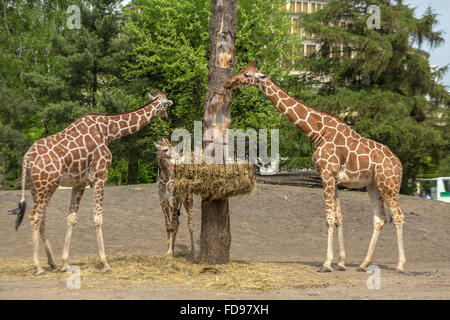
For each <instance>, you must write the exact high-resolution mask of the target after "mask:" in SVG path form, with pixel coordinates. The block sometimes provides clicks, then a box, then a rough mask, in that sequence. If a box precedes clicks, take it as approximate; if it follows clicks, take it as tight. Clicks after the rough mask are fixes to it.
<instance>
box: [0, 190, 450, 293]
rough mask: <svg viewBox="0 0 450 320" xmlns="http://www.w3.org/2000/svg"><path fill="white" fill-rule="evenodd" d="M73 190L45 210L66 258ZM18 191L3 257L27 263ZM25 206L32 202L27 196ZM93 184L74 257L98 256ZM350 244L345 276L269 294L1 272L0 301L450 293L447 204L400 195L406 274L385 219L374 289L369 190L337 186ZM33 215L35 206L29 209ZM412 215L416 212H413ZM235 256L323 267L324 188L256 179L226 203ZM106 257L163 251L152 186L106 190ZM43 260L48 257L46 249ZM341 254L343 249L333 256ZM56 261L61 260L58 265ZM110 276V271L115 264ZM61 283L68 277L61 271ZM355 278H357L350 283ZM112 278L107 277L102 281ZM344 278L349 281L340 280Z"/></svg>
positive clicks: (6, 221) (6, 204)
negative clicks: (75, 284) (368, 267)
mask: <svg viewBox="0 0 450 320" xmlns="http://www.w3.org/2000/svg"><path fill="white" fill-rule="evenodd" d="M70 193H71V190H58V191H57V192H56V193H55V195H54V197H53V198H52V200H51V201H50V205H49V207H48V211H47V212H48V213H47V230H48V235H49V239H50V242H51V244H52V247H53V251H54V253H55V255H56V256H57V257H60V256H61V253H62V247H63V243H64V236H65V226H66V219H65V217H66V215H67V214H68V207H69V202H70ZM19 198H20V191H2V192H0V203H2V207H3V209H4V210H3V211H4V214H1V215H0V259H1V260H2V261H3V263H11V264H13V263H15V262H17V261H29V264H30V269H29V271H28V272H30V273H31V272H32V269H31V266H32V262H31V252H32V251H31V249H32V248H31V232H30V225H29V223H24V224H23V225H22V226H21V228H20V229H19V231H18V232H17V233H16V232H15V231H14V228H13V225H14V217H12V216H9V215H7V213H6V211H7V209H10V208H14V207H15V206H16V205H17V202H18V200H19ZM26 198H27V202H28V204H29V207H30V204H31V203H32V200H31V196H30V194H29V192H27V197H26ZM92 198H93V195H92V190H91V189H87V191H86V192H85V195H84V197H83V200H82V202H81V206H80V210H79V221H78V224H77V225H76V227H75V228H74V231H73V238H72V241H71V257H72V261H76V259H82V258H84V257H86V256H90V255H94V254H96V252H97V247H96V238H95V229H94V226H93V218H92V211H93V210H92V204H93V200H92ZM340 199H341V205H342V210H343V215H344V235H345V243H346V250H347V266H348V271H346V272H338V271H335V272H332V273H329V274H323V275H320V276H321V277H323V279H324V281H328V282H329V283H331V285H329V286H326V287H319V288H304V287H301V286H296V283H295V282H294V283H291V284H290V285H288V286H282V287H280V288H277V289H275V290H271V291H264V292H253V291H238V292H236V291H230V290H223V289H205V288H196V287H192V286H190V285H188V284H182V283H153V282H152V283H146V284H143V285H139V286H135V287H123V288H108V287H107V286H103V285H102V283H99V284H98V287H96V288H83V287H82V289H81V290H68V289H67V288H66V284H65V280H44V279H40V278H38V277H37V278H33V279H31V280H28V279H27V280H19V281H18V280H17V279H15V281H11V279H9V280H8V279H6V278H5V277H2V274H0V299H187V298H189V299H450V264H449V262H450V241H449V240H450V229H449V226H450V205H449V204H447V203H442V202H437V201H431V200H423V199H419V198H413V197H409V196H401V197H400V201H399V202H400V205H401V207H402V208H403V210H404V212H405V214H406V217H405V221H406V223H405V235H404V241H405V250H406V258H407V264H406V270H407V272H406V273H405V274H399V273H397V272H395V270H394V267H395V265H396V263H397V246H396V240H395V239H396V238H395V237H396V235H395V228H394V227H393V225H392V224H387V225H386V226H385V228H384V229H383V231H382V233H381V236H380V240H379V242H378V243H377V248H376V251H375V257H374V261H373V263H374V264H376V265H378V266H380V268H381V289H380V290H369V289H368V288H367V286H366V279H367V278H368V277H369V275H368V274H366V273H361V272H357V271H356V268H357V266H358V265H359V264H360V263H361V261H362V260H363V258H364V257H365V254H366V251H367V248H368V244H369V241H370V237H371V234H372V209H371V207H370V202H369V197H368V195H367V193H363V192H353V191H340ZM28 212H29V211H28ZM410 212H413V213H414V214H410ZM230 214H231V234H232V245H231V257H232V259H233V260H234V261H245V262H246V263H277V264H279V265H283V264H284V265H292V266H294V267H298V268H311V267H314V268H318V267H319V266H320V265H321V264H322V263H323V261H324V259H325V254H326V234H327V230H326V224H325V205H324V203H323V197H322V190H321V189H309V188H303V187H294V186H277V185H261V184H260V185H258V188H257V191H256V192H255V194H253V195H247V196H242V197H234V198H231V199H230ZM194 221H195V222H196V229H195V239H196V245H197V250H198V249H199V241H198V240H199V235H200V199H199V198H196V199H195V205H194ZM180 222H181V225H180V229H179V232H178V236H177V243H176V251H178V252H180V251H181V252H182V251H185V250H187V249H188V247H189V233H188V230H187V226H186V216H185V213H184V212H182V215H181V217H180ZM104 237H105V246H106V253H107V254H108V255H110V256H116V255H121V254H124V253H127V254H128V253H133V252H134V253H137V252H139V253H141V254H145V255H148V256H153V255H159V254H162V253H164V252H165V250H166V234H165V230H164V226H163V214H162V212H161V208H160V206H159V200H158V194H157V190H156V187H155V185H140V186H121V187H108V188H107V189H106V191H105V202H104ZM40 250H41V251H40V256H41V257H42V258H44V257H45V253H44V250H43V246H42V245H41V246H40ZM335 257H337V250H336V252H335ZM59 262H60V261H59ZM113 274H114V270H113ZM62 279H65V278H64V277H62ZM347 280H351V284H348V283H347ZM105 283H106V281H105ZM339 283H343V284H339Z"/></svg>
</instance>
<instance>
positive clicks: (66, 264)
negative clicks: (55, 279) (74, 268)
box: [59, 263, 69, 272]
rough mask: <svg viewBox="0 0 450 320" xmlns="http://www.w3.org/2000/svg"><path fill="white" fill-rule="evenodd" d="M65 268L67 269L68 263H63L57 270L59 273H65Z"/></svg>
mask: <svg viewBox="0 0 450 320" xmlns="http://www.w3.org/2000/svg"><path fill="white" fill-rule="evenodd" d="M67 268H69V264H68V263H65V264H64V265H63V266H62V267H61V268H60V269H59V271H60V272H66V271H67Z"/></svg>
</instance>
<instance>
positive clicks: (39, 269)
mask: <svg viewBox="0 0 450 320" xmlns="http://www.w3.org/2000/svg"><path fill="white" fill-rule="evenodd" d="M44 273H45V271H44V269H42V268H38V269H37V270H36V272H35V273H34V275H35V276H40V275H41V274H44Z"/></svg>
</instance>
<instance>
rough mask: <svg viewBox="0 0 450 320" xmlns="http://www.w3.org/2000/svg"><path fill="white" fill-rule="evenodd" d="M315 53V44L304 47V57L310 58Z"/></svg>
mask: <svg viewBox="0 0 450 320" xmlns="http://www.w3.org/2000/svg"><path fill="white" fill-rule="evenodd" d="M315 53H316V45H315V44H308V45H306V56H307V57H311V56H312V55H314V54H315Z"/></svg>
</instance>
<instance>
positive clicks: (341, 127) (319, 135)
mask: <svg viewBox="0 0 450 320" xmlns="http://www.w3.org/2000/svg"><path fill="white" fill-rule="evenodd" d="M256 64H257V63H256V61H253V62H252V64H251V65H250V66H248V67H244V68H243V69H242V70H241V71H240V72H239V73H238V74H236V75H235V76H233V77H231V78H230V79H229V80H228V81H227V82H226V83H225V84H224V88H225V89H228V90H231V89H233V88H246V87H250V86H253V87H257V88H259V89H260V90H261V91H262V92H263V93H264V94H265V95H266V97H267V98H268V99H269V100H270V101H271V102H272V104H273V105H274V106H275V108H276V109H277V110H278V111H279V112H281V113H282V114H283V115H284V116H285V117H286V119H287V120H289V121H290V122H292V123H293V124H294V125H295V126H296V127H297V128H298V129H299V130H301V131H302V132H303V133H304V134H305V135H306V136H307V137H308V138H309V139H310V140H311V142H312V143H313V144H314V145H315V147H316V151H315V152H314V155H313V162H314V165H315V168H316V170H317V172H318V173H319V175H320V176H321V178H322V185H323V188H324V198H325V203H326V215H327V225H328V245H327V258H326V261H325V263H324V264H323V266H322V267H321V268H320V269H319V270H318V271H320V272H327V271H332V268H331V262H332V260H333V233H334V227H335V226H337V230H338V241H339V261H338V270H345V269H346V267H345V248H344V236H343V222H342V213H341V208H340V203H339V199H338V196H337V188H336V186H337V184H341V185H344V186H346V187H348V188H362V187H367V191H368V193H369V196H370V200H371V205H372V208H373V213H374V219H373V224H374V231H373V235H372V239H371V241H370V245H369V249H368V253H367V256H366V259H365V260H364V262H363V263H362V264H361V265H360V269H361V270H366V268H367V266H368V265H369V264H370V263H371V261H372V258H373V254H374V250H375V245H376V242H377V239H378V236H379V234H380V231H381V229H382V228H383V226H384V224H385V222H386V214H385V212H384V203H386V204H387V206H388V207H389V209H390V213H391V217H392V219H393V221H394V223H395V225H396V228H397V244H398V250H399V261H398V264H397V269H398V270H400V271H403V268H404V264H405V262H406V259H405V254H404V248H403V219H404V215H403V212H402V210H401V209H400V207H399V205H398V194H399V190H400V185H401V181H402V164H401V162H400V160H399V159H398V158H397V157H396V156H395V155H394V154H393V153H392V151H391V150H389V148H388V147H387V146H385V145H383V144H381V143H378V142H376V141H373V140H371V139H368V138H365V137H362V136H361V135H359V134H358V133H357V132H355V131H354V130H352V129H351V128H350V127H349V126H348V125H347V124H345V123H344V122H342V121H341V120H340V119H339V118H337V117H336V116H334V115H332V114H329V113H327V112H325V111H320V110H316V109H314V108H312V107H309V106H307V105H306V104H304V103H302V102H300V101H298V100H297V99H295V98H294V97H292V96H290V95H289V94H288V93H287V92H286V91H284V90H283V89H282V88H281V87H280V86H279V85H278V84H277V83H275V81H273V80H272V79H271V78H270V77H269V76H268V75H267V74H265V73H263V72H261V71H259V70H258V69H257V68H256Z"/></svg>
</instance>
